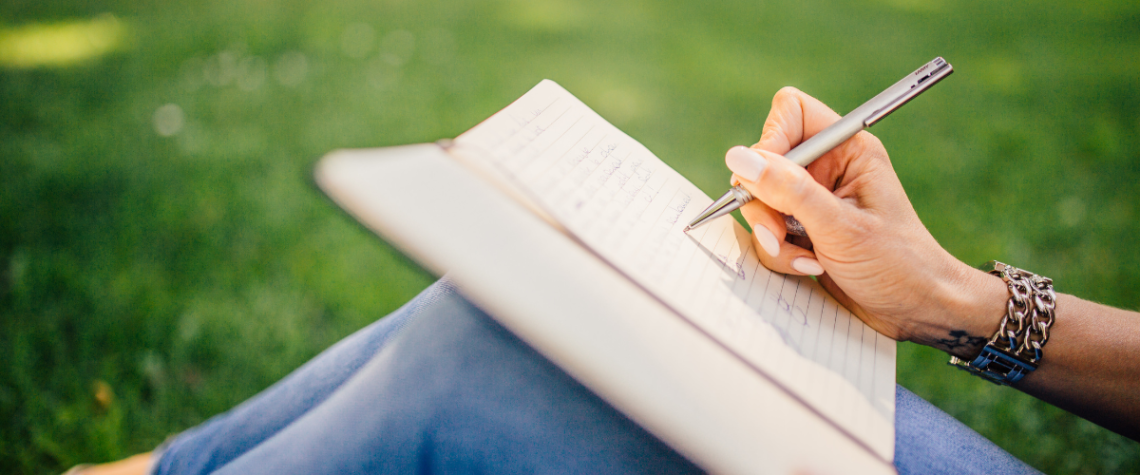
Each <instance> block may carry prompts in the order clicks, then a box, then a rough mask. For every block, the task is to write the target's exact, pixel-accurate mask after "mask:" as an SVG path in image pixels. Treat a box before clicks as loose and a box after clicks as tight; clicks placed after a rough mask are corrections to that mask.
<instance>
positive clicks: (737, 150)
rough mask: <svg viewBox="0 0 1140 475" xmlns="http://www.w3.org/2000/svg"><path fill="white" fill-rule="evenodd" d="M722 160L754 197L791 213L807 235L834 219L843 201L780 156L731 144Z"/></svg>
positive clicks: (774, 207)
mask: <svg viewBox="0 0 1140 475" xmlns="http://www.w3.org/2000/svg"><path fill="white" fill-rule="evenodd" d="M725 163H726V164H727V165H728V168H729V169H730V170H732V171H733V173H734V174H736V176H737V177H738V178H739V179H740V182H741V183H740V184H741V185H742V186H744V188H745V189H747V190H748V191H749V192H750V193H752V196H753V197H754V198H756V199H758V200H760V201H762V202H764V204H766V205H767V206H768V207H770V208H772V209H774V210H776V211H779V212H781V213H783V214H789V215H794V216H795V217H796V218H797V219H799V220H800V223H802V224H803V225H804V229H806V230H807V231H808V234H809V235H810V234H811V230H812V229H813V228H819V226H821V225H825V224H826V223H827V222H829V221H831V222H835V221H836V220H838V218H839V217H840V215H841V213H842V209H843V208H842V207H843V204H842V203H841V202H840V201H839V199H838V198H836V197H835V195H833V194H832V193H831V191H830V190H828V189H826V188H824V187H823V186H822V185H820V184H819V183H817V182H816V181H815V179H814V178H812V176H811V175H810V174H809V173H808V171H807V170H805V169H804V168H803V167H800V166H799V165H796V164H794V163H792V162H791V161H789V160H788V159H787V158H784V157H783V156H781V155H777V154H774V153H771V152H767V151H763V150H761V151H757V150H753V149H749V148H745V147H733V148H731V149H729V151H728V153H727V154H725ZM781 250H782V249H781Z"/></svg>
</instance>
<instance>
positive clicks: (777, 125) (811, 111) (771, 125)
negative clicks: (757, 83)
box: [756, 87, 840, 155]
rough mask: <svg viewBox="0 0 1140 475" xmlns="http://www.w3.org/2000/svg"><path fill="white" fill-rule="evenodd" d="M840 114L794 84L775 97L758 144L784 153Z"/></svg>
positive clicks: (832, 122)
mask: <svg viewBox="0 0 1140 475" xmlns="http://www.w3.org/2000/svg"><path fill="white" fill-rule="evenodd" d="M839 118H840V117H839V114H837V113H836V112H835V111H833V110H831V108H830V107H827V106H826V105H824V104H823V103H822V102H820V101H819V100H818V99H816V98H814V97H811V96H809V95H807V94H805V93H804V92H803V91H800V90H799V89H796V88H794V87H785V88H783V89H780V90H779V91H778V92H776V95H775V97H773V98H772V109H771V110H769V111H768V118H767V119H766V120H765V121H764V130H763V133H762V134H761V135H760V141H759V142H757V143H756V145H757V146H758V147H760V148H761V149H763V150H767V151H769V152H773V153H778V154H780V155H784V154H786V153H788V151H789V150H791V149H792V147H795V146H796V145H799V144H800V142H803V141H804V140H807V139H809V138H811V137H812V136H813V135H815V134H817V133H819V132H820V131H821V130H823V129H825V128H827V127H828V126H830V125H831V124H834V123H835V122H836V121H838V120H839Z"/></svg>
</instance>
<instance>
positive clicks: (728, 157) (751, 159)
mask: <svg viewBox="0 0 1140 475" xmlns="http://www.w3.org/2000/svg"><path fill="white" fill-rule="evenodd" d="M724 163H725V164H727V165H728V169H729V170H732V172H733V173H735V174H737V175H739V176H740V178H743V179H745V180H748V181H756V180H759V179H760V174H761V173H763V172H764V168H765V167H767V166H768V161H767V160H765V159H764V157H761V156H760V154H759V153H756V151H754V150H752V149H750V148H748V147H745V146H743V145H737V146H735V147H732V148H730V149H728V153H726V154H724Z"/></svg>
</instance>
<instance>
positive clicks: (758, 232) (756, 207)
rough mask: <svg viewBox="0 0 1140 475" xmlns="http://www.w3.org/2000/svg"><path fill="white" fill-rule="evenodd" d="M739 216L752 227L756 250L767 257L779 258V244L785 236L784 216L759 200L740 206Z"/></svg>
mask: <svg viewBox="0 0 1140 475" xmlns="http://www.w3.org/2000/svg"><path fill="white" fill-rule="evenodd" d="M740 214H741V215H742V216H744V221H746V222H747V223H748V225H749V226H751V227H752V236H753V240H755V241H756V243H757V244H758V245H759V247H758V249H760V250H761V251H763V252H762V253H763V254H766V255H767V256H768V257H777V256H779V255H780V243H781V242H783V241H784V236H785V235H786V234H787V230H786V229H785V228H784V215H782V214H780V212H779V211H776V210H774V209H772V208H770V207H768V205H766V204H764V202H763V201H760V200H752V201H749V202H748V203H747V204H745V205H744V206H741V207H740Z"/></svg>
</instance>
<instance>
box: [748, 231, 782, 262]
mask: <svg viewBox="0 0 1140 475" xmlns="http://www.w3.org/2000/svg"><path fill="white" fill-rule="evenodd" d="M752 234H753V235H755V236H756V242H758V243H760V247H762V248H764V252H766V253H768V255H769V256H772V257H776V256H778V255H780V241H777V240H776V235H775V234H772V231H769V230H768V228H765V227H764V226H761V225H759V224H754V225H752Z"/></svg>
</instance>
